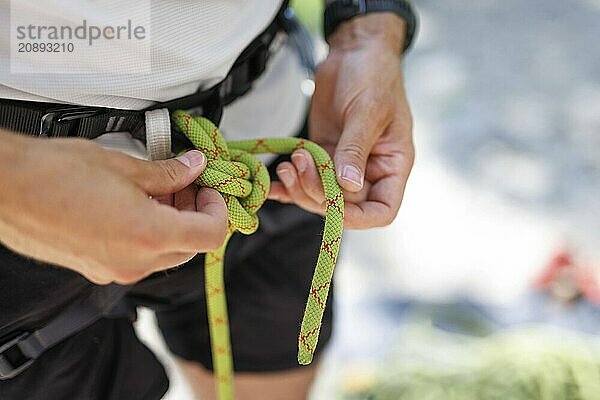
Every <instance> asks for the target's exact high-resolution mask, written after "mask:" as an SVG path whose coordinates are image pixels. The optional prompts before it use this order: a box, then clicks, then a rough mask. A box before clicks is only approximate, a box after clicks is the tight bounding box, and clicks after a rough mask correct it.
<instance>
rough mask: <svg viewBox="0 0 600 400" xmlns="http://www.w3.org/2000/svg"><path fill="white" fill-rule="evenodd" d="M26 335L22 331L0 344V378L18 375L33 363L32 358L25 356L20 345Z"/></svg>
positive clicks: (27, 334)
mask: <svg viewBox="0 0 600 400" xmlns="http://www.w3.org/2000/svg"><path fill="white" fill-rule="evenodd" d="M28 336H29V333H27V332H25V333H22V334H20V335H19V336H17V337H15V338H13V339H11V340H9V341H8V342H6V343H4V344H2V345H1V346H0V380H4V379H10V378H13V377H15V376H17V375H19V374H20V373H21V372H23V370H25V369H26V368H27V367H29V366H30V365H31V363H33V361H34V359H33V358H31V357H29V356H27V355H26V354H25V351H24V350H23V349H22V348H21V346H20V344H21V343H22V342H23V341H25V339H27V337H28Z"/></svg>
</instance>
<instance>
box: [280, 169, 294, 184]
mask: <svg viewBox="0 0 600 400" xmlns="http://www.w3.org/2000/svg"><path fill="white" fill-rule="evenodd" d="M277 174H278V175H279V179H281V181H282V182H283V184H284V185H285V187H291V186H293V185H294V176H293V175H292V173H291V172H290V171H289V170H287V169H280V170H279V171H278V172H277Z"/></svg>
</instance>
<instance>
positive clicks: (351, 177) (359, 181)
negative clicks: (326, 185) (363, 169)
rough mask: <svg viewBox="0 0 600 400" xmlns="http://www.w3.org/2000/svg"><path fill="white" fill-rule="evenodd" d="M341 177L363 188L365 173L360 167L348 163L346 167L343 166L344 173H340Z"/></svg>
mask: <svg viewBox="0 0 600 400" xmlns="http://www.w3.org/2000/svg"><path fill="white" fill-rule="evenodd" d="M340 178H342V179H344V180H347V181H348V182H352V183H354V184H355V185H357V186H358V187H360V188H361V189H362V187H363V184H364V176H363V174H361V173H360V171H359V170H358V168H356V167H355V166H354V165H346V166H345V167H344V168H342V174H341V175H340Z"/></svg>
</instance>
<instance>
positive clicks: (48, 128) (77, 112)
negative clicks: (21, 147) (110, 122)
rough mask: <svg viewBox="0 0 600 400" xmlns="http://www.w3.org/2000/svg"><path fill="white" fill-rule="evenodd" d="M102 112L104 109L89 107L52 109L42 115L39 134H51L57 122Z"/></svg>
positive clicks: (47, 135)
mask: <svg viewBox="0 0 600 400" xmlns="http://www.w3.org/2000/svg"><path fill="white" fill-rule="evenodd" d="M101 113H103V111H102V110H99V109H97V108H89V107H62V108H53V109H50V110H48V112H47V113H46V114H44V115H43V116H42V120H41V123H40V131H39V136H46V137H49V136H51V135H52V130H53V128H54V125H55V124H56V123H60V122H63V121H76V120H81V119H84V118H88V117H92V116H94V115H98V114H101Z"/></svg>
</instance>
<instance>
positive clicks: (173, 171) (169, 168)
mask: <svg viewBox="0 0 600 400" xmlns="http://www.w3.org/2000/svg"><path fill="white" fill-rule="evenodd" d="M159 165H160V168H161V170H162V174H163V178H164V179H165V180H166V181H167V184H170V185H171V186H173V187H174V186H176V185H177V184H178V183H179V171H178V170H177V167H175V165H174V163H172V162H162V163H160V164H159Z"/></svg>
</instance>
